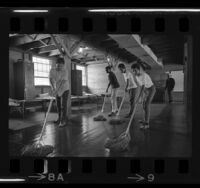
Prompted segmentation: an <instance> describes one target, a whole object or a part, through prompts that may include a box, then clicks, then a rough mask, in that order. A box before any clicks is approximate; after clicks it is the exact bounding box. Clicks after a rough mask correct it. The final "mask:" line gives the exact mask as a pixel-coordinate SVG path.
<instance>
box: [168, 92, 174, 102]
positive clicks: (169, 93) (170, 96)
mask: <svg viewBox="0 0 200 188" xmlns="http://www.w3.org/2000/svg"><path fill="white" fill-rule="evenodd" d="M167 94H168V98H169V102H172V101H173V98H172V90H171V89H167Z"/></svg>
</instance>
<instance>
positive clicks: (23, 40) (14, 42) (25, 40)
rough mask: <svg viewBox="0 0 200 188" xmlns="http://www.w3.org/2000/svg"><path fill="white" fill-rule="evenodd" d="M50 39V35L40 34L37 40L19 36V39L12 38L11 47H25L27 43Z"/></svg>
mask: <svg viewBox="0 0 200 188" xmlns="http://www.w3.org/2000/svg"><path fill="white" fill-rule="evenodd" d="M29 36H30V35H29ZM49 37H50V35H49V34H39V35H38V36H37V38H36V39H35V40H33V38H32V37H28V36H26V35H24V36H19V37H12V38H10V46H19V45H23V44H26V43H31V42H33V41H39V40H43V39H46V38H49Z"/></svg>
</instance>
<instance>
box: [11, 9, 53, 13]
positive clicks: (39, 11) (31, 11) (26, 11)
mask: <svg viewBox="0 0 200 188" xmlns="http://www.w3.org/2000/svg"><path fill="white" fill-rule="evenodd" d="M13 12H16V13H45V12H49V10H27V9H25V10H13Z"/></svg>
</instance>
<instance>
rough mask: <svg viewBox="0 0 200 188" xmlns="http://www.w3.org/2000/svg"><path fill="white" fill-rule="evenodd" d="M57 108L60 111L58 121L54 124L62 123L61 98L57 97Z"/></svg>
mask: <svg viewBox="0 0 200 188" xmlns="http://www.w3.org/2000/svg"><path fill="white" fill-rule="evenodd" d="M56 106H57V111H58V119H57V120H56V121H55V122H54V123H60V120H61V97H59V96H56Z"/></svg>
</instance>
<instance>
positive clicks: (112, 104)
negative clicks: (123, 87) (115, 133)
mask: <svg viewBox="0 0 200 188" xmlns="http://www.w3.org/2000/svg"><path fill="white" fill-rule="evenodd" d="M110 101H111V107H112V110H111V112H110V113H109V114H108V116H112V115H113V113H114V110H115V109H114V89H113V88H111V96H110Z"/></svg>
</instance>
